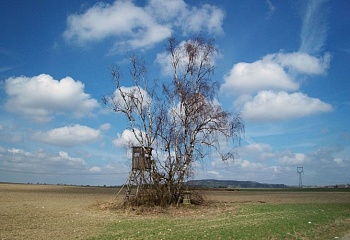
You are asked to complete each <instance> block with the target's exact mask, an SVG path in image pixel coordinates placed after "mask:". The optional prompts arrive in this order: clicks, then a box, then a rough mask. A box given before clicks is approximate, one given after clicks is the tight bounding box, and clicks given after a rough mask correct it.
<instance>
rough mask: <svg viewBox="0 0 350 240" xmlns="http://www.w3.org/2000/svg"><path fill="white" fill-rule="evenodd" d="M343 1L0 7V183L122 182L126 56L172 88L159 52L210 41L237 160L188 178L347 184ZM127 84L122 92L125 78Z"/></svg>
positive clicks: (349, 130)
mask: <svg viewBox="0 0 350 240" xmlns="http://www.w3.org/2000/svg"><path fill="white" fill-rule="evenodd" d="M348 9H350V2H349V1H347V0H337V1H335V0H333V1H331V0H330V1H326V0H319V1H291V0H290V1H276V0H275V1H274V0H266V1H264V0H248V1H246V0H235V1H231V0H222V1H209V0H203V1H183V0H172V1H161V0H150V1H126V0H117V1H105V2H98V1H46V0H36V1H25V0H18V1H11V0H3V1H0V29H1V30H0V116H1V117H0V181H9V182H25V183H26V182H31V183H37V182H40V183H63V184H89V185H117V184H123V183H124V182H125V181H126V179H127V176H128V173H129V170H130V160H129V159H128V158H127V155H126V151H125V149H124V148H123V147H122V144H121V143H123V142H125V141H126V140H127V139H128V132H127V131H125V130H126V129H125V128H126V126H127V125H126V122H125V119H124V117H123V116H122V115H120V114H117V113H113V112H110V111H108V109H106V108H105V107H104V105H103V104H102V102H101V97H102V96H103V95H106V94H110V93H113V92H114V91H115V86H114V84H113V80H112V78H111V75H110V66H111V65H112V64H119V65H120V66H122V67H123V68H126V67H127V63H126V61H125V55H127V54H130V53H131V52H135V53H136V54H138V55H140V56H142V57H143V58H144V59H145V60H146V62H147V66H148V68H149V79H157V80H158V81H161V80H162V79H165V78H167V77H168V76H167V71H166V67H167V65H166V64H165V63H164V61H162V60H163V59H164V57H165V56H166V55H165V53H164V44H165V42H166V39H167V38H168V37H169V36H170V35H171V34H176V36H177V37H178V39H179V40H180V41H183V40H186V39H188V38H190V37H192V36H195V35H197V34H202V35H203V36H210V37H212V38H214V39H215V44H216V46H217V48H218V55H217V56H216V57H215V64H216V66H217V69H216V70H215V75H214V78H215V80H217V81H218V82H219V83H220V84H221V87H220V92H219V93H218V96H217V99H218V101H219V102H220V104H221V105H222V106H223V107H224V108H225V109H226V110H229V111H234V112H241V113H242V116H243V118H244V121H245V125H246V132H245V136H244V139H243V141H242V144H241V147H240V148H238V149H237V152H238V154H239V155H238V157H237V158H236V159H235V160H230V161H228V162H226V163H223V162H221V160H219V159H217V158H216V157H215V156H212V157H211V158H209V159H207V160H206V161H204V162H203V163H198V164H196V172H195V176H194V179H204V178H216V179H232V180H252V181H259V182H264V183H284V184H288V185H297V184H298V174H297V167H298V166H302V167H303V169H304V173H303V175H302V178H303V183H304V184H305V185H331V184H338V183H350V174H349V172H350V127H349V119H350V97H349V95H350V92H349V90H350V81H349V80H350V79H349V76H350V68H349V62H350V45H349V44H350V41H349V40H350V18H349V17H348V16H349V10H348ZM124 83H125V86H128V87H130V86H131V81H130V80H129V79H128V78H127V74H125V80H124Z"/></svg>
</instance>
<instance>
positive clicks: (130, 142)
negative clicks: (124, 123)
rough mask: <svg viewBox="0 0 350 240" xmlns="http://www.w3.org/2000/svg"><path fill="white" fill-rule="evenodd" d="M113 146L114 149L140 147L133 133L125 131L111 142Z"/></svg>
mask: <svg viewBox="0 0 350 240" xmlns="http://www.w3.org/2000/svg"><path fill="white" fill-rule="evenodd" d="M113 144H114V145H115V146H116V147H127V146H136V145H140V144H139V142H138V141H137V139H136V137H135V135H134V133H133V132H132V131H131V130H129V129H125V130H124V131H123V132H122V133H121V134H120V133H118V134H117V138H116V139H114V140H113Z"/></svg>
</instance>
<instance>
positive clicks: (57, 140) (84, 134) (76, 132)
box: [33, 124, 101, 147]
mask: <svg viewBox="0 0 350 240" xmlns="http://www.w3.org/2000/svg"><path fill="white" fill-rule="evenodd" d="M100 136H101V131H100V130H96V129H93V128H89V127H87V126H82V125H79V124H76V125H74V126H65V127H61V128H55V129H52V130H50V131H47V132H41V131H40V132H36V133H34V134H33V139H35V140H37V141H41V142H45V143H49V144H52V145H58V146H65V147H70V146H76V145H79V144H83V143H90V142H93V141H96V140H98V139H99V137H100Z"/></svg>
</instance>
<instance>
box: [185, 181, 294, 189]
mask: <svg viewBox="0 0 350 240" xmlns="http://www.w3.org/2000/svg"><path fill="white" fill-rule="evenodd" d="M186 185H187V186H190V187H195V188H287V187H288V186H287V185H284V184H270V183H259V182H253V181H236V180H215V179H204V180H190V181H187V182H186Z"/></svg>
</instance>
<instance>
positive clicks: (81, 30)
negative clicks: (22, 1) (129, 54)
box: [64, 0, 224, 49]
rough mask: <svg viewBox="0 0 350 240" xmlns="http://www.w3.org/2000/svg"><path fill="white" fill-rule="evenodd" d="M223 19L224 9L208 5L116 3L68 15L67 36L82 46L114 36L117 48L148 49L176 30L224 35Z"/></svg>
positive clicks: (179, 0)
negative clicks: (142, 5)
mask: <svg viewBox="0 0 350 240" xmlns="http://www.w3.org/2000/svg"><path fill="white" fill-rule="evenodd" d="M223 18H224V12H223V10H222V9H220V8H218V7H216V6H213V5H209V4H204V5H203V6H201V7H191V6H189V5H188V4H186V3H185V2H184V1H183V0H171V1H160V0H151V1H149V2H148V3H147V4H146V5H145V6H144V7H141V6H137V5H135V3H134V2H133V1H126V0H116V1H115V2H114V3H112V4H108V3H104V2H100V3H97V4H96V5H94V6H93V7H91V8H89V9H87V10H86V11H85V12H83V13H81V14H71V15H69V16H68V18H67V28H66V30H65V32H64V37H65V39H66V40H67V41H73V42H77V43H79V44H83V43H86V42H91V41H101V40H104V39H106V38H109V37H112V38H114V39H115V46H114V48H115V49H120V48H121V47H124V48H132V49H136V48H146V47H150V46H152V45H153V44H155V43H158V42H160V41H163V40H164V39H166V38H167V37H169V36H170V35H171V33H172V31H173V28H176V27H177V28H180V29H182V31H183V33H184V34H188V33H199V32H201V31H203V30H205V31H208V32H209V33H210V34H217V33H222V32H223V31H222V21H223Z"/></svg>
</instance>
